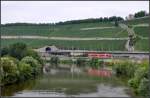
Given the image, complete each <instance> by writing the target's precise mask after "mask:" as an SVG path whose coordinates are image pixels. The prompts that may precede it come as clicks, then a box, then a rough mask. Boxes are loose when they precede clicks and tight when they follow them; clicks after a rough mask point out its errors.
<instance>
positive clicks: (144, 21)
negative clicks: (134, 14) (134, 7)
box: [123, 17, 150, 51]
mask: <svg viewBox="0 0 150 98" xmlns="http://www.w3.org/2000/svg"><path fill="white" fill-rule="evenodd" d="M149 19H150V17H142V18H137V19H133V20H128V21H125V22H123V23H125V24H126V25H128V26H131V27H132V28H133V30H134V32H135V34H136V35H137V36H139V37H140V39H139V40H138V41H137V42H136V44H135V50H137V51H149Z"/></svg>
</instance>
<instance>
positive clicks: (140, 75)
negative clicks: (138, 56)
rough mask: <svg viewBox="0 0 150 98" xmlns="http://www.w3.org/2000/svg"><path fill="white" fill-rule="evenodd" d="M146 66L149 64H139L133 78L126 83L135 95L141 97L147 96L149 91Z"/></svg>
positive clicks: (145, 62)
mask: <svg viewBox="0 0 150 98" xmlns="http://www.w3.org/2000/svg"><path fill="white" fill-rule="evenodd" d="M148 64H149V63H148V62H147V61H144V62H142V63H141V64H139V66H138V68H137V70H136V71H135V73H134V77H133V78H131V79H130V80H129V81H128V84H129V86H130V87H132V88H133V90H134V91H135V93H136V94H138V95H141V96H147V95H148V94H149V93H148V91H149V90H150V88H149V86H148V84H149V80H148V79H149V77H148V73H149V68H148Z"/></svg>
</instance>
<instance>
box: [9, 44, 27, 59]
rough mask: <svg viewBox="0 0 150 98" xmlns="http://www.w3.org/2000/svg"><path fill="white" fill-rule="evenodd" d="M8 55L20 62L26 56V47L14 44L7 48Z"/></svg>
mask: <svg viewBox="0 0 150 98" xmlns="http://www.w3.org/2000/svg"><path fill="white" fill-rule="evenodd" d="M9 54H10V56H12V57H15V58H17V59H19V60H21V59H22V58H23V57H25V56H26V54H27V46H26V44H24V43H15V44H12V45H10V46H9Z"/></svg>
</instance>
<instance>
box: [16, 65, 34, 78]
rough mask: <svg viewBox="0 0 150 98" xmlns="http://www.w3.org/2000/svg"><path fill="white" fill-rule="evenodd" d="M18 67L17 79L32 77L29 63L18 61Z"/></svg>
mask: <svg viewBox="0 0 150 98" xmlns="http://www.w3.org/2000/svg"><path fill="white" fill-rule="evenodd" d="M18 69H19V71H20V74H19V75H20V77H19V80H26V79H29V78H31V77H32V67H31V66H30V64H26V63H24V62H20V63H19V65H18Z"/></svg>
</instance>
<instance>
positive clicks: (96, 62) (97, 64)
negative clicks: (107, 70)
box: [90, 58, 100, 69]
mask: <svg viewBox="0 0 150 98" xmlns="http://www.w3.org/2000/svg"><path fill="white" fill-rule="evenodd" d="M90 66H91V67H92V68H96V69H98V68H99V67H100V62H99V60H98V58H92V59H91V60H90Z"/></svg>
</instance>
